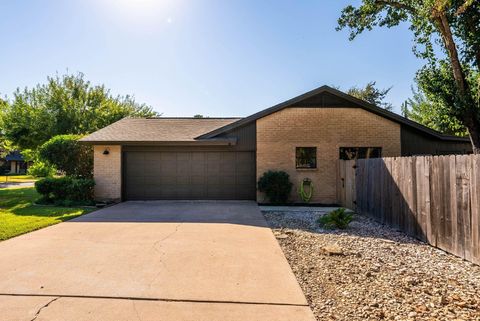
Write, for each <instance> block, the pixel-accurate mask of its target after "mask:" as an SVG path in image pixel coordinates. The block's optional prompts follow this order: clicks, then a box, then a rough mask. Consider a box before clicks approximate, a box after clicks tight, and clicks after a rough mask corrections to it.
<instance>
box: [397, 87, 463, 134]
mask: <svg viewBox="0 0 480 321" xmlns="http://www.w3.org/2000/svg"><path fill="white" fill-rule="evenodd" d="M412 91H413V97H412V98H409V99H408V100H407V101H406V102H405V103H404V104H403V105H402V114H403V116H404V117H406V118H408V119H411V120H414V121H416V122H417V123H419V124H422V125H425V126H427V127H429V128H432V129H435V130H437V131H439V132H441V133H444V134H448V135H457V136H466V135H468V132H467V129H466V128H465V127H464V126H463V125H462V124H461V123H460V122H459V121H458V120H457V119H456V118H454V117H450V116H448V112H447V111H445V107H444V106H443V104H441V103H438V102H434V101H431V100H429V99H427V97H425V94H424V93H422V92H421V91H419V90H415V89H412Z"/></svg>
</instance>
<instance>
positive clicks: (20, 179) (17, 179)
mask: <svg viewBox="0 0 480 321" xmlns="http://www.w3.org/2000/svg"><path fill="white" fill-rule="evenodd" d="M36 180H38V179H37V178H35V177H33V176H31V175H0V183H28V182H35V181H36Z"/></svg>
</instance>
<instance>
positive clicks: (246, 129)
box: [216, 122, 257, 151]
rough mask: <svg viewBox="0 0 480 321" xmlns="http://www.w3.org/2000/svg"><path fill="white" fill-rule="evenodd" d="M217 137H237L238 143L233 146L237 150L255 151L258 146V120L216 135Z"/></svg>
mask: <svg viewBox="0 0 480 321" xmlns="http://www.w3.org/2000/svg"><path fill="white" fill-rule="evenodd" d="M216 137H217V138H236V139H237V144H236V145H235V146H232V149H233V150H237V151H255V150H256V148H257V125H256V122H253V123H250V124H247V125H245V126H242V127H238V128H235V129H232V130H231V131H228V132H226V133H223V134H220V135H218V136H216Z"/></svg>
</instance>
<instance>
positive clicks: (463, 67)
mask: <svg viewBox="0 0 480 321" xmlns="http://www.w3.org/2000/svg"><path fill="white" fill-rule="evenodd" d="M402 22H406V23H408V24H409V27H410V30H412V32H413V34H414V37H415V45H414V47H413V51H414V53H415V54H416V55H417V56H418V57H421V58H424V59H427V61H428V65H427V66H426V67H425V68H424V69H423V70H421V71H420V75H419V77H420V78H421V77H422V74H423V73H425V72H428V70H430V71H433V70H437V71H438V70H442V71H443V72H445V73H447V74H449V75H447V74H444V75H442V77H443V78H442V79H440V78H437V81H442V80H443V81H446V80H447V79H451V80H453V87H452V84H451V83H437V84H436V86H438V87H437V88H436V89H435V90H432V93H433V92H436V93H438V94H441V95H442V96H443V101H444V103H445V102H447V101H448V102H449V104H448V105H445V106H444V107H445V108H446V109H447V110H446V111H448V112H447V113H445V114H444V115H446V116H449V117H454V118H455V119H456V120H457V121H458V122H460V123H461V124H462V125H464V126H465V127H466V128H467V130H468V133H469V135H470V140H471V142H472V146H473V152H474V153H476V154H479V153H480V99H479V97H478V92H479V90H478V87H479V86H480V78H479V68H480V37H479V36H478V35H479V34H480V2H479V1H474V0H423V1H417V0H362V3H361V5H360V6H358V7H354V6H352V5H349V6H347V7H345V8H344V9H343V10H342V14H341V16H340V18H339V19H338V27H337V30H341V29H343V28H349V29H350V31H351V32H350V40H353V39H355V37H356V36H357V35H359V34H360V33H362V32H363V31H365V30H372V29H373V28H374V27H376V26H379V27H387V28H391V27H394V26H398V25H399V24H400V23H402ZM436 47H439V48H440V49H441V50H442V51H443V53H442V54H438V53H436V50H435V49H436ZM439 57H440V58H443V57H446V59H443V60H442V59H440V61H439V59H438V58H439ZM445 67H447V68H445ZM473 86H474V87H476V88H473ZM420 87H422V86H420ZM422 89H423V88H422ZM428 94H431V93H428ZM447 96H448V99H446V97H447Z"/></svg>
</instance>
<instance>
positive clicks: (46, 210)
mask: <svg viewBox="0 0 480 321" xmlns="http://www.w3.org/2000/svg"><path fill="white" fill-rule="evenodd" d="M39 197H40V195H39V194H38V193H37V192H36V191H35V188H34V187H27V188H9V189H0V240H6V239H8V238H11V237H14V236H17V235H20V234H24V233H28V232H31V231H34V230H38V229H40V228H43V227H46V226H49V225H53V224H56V223H60V222H63V221H67V220H70V219H72V218H74V217H77V216H80V215H82V214H86V213H89V212H91V211H93V209H90V208H81V207H78V208H69V207H55V206H36V205H33V202H34V201H35V200H36V199H37V198H39Z"/></svg>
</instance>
